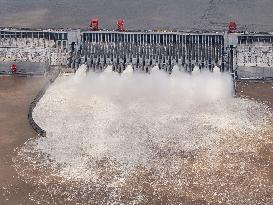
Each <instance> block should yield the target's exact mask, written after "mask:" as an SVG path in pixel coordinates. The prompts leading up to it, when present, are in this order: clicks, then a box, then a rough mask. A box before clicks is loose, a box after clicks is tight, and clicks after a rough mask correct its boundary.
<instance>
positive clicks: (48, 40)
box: [0, 29, 69, 74]
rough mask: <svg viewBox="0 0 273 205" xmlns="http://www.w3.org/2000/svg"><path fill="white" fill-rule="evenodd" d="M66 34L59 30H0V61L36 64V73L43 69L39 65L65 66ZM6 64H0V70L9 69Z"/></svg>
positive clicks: (66, 54) (66, 57) (66, 51)
mask: <svg viewBox="0 0 273 205" xmlns="http://www.w3.org/2000/svg"><path fill="white" fill-rule="evenodd" d="M67 36H68V34H67V32H61V31H43V30H15V29H10V30H8V29H4V30H1V31H0V62H14V63H16V64H18V65H21V64H22V62H29V63H32V64H31V65H37V69H36V70H37V73H38V74H40V72H41V71H42V70H45V69H41V66H39V65H50V66H61V65H64V66H65V65H67V59H68V57H69V47H68V38H67ZM20 63H21V64H20ZM7 64H9V63H7ZM7 64H4V63H2V64H1V67H2V68H1V70H2V71H3V70H7V69H9V68H8V67H3V66H4V65H7ZM22 67H23V66H22ZM42 67H43V68H44V67H45V66H42ZM29 70H31V71H32V69H29ZM33 71H34V72H35V69H34V70H33Z"/></svg>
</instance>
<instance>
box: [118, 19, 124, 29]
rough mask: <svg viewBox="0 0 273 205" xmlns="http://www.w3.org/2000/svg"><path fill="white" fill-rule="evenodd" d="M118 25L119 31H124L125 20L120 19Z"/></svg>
mask: <svg viewBox="0 0 273 205" xmlns="http://www.w3.org/2000/svg"><path fill="white" fill-rule="evenodd" d="M117 26H118V31H124V20H123V19H118V21H117Z"/></svg>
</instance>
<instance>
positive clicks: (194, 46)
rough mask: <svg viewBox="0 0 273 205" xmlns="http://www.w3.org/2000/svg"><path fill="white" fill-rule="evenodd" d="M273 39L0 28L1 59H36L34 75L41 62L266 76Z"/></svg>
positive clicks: (96, 68)
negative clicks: (218, 71)
mask: <svg viewBox="0 0 273 205" xmlns="http://www.w3.org/2000/svg"><path fill="white" fill-rule="evenodd" d="M272 43H273V34H270V33H266V34H257V33H252V34H246V33H227V32H226V33H217V32H215V33H213V32H212V33H198V32H196V33H186V32H178V31H175V32H174V31H168V32H162V31H161V32H157V31H108V30H97V31H90V30H88V31H86V30H79V29H77V30H64V29H59V30H52V29H47V30H41V29H40V30H28V29H0V62H13V63H16V64H17V63H19V62H30V63H34V64H33V65H35V63H37V73H40V71H41V70H43V69H40V68H41V66H38V64H39V63H40V64H43V65H45V66H42V67H46V66H64V67H67V68H72V69H74V70H76V69H77V68H78V67H79V66H80V65H81V64H83V63H84V64H86V65H87V67H88V69H89V70H93V71H95V72H101V71H103V70H104V69H105V68H106V67H107V66H108V65H112V66H113V71H116V72H120V73H121V72H123V70H124V69H126V67H127V65H131V66H132V68H133V69H134V70H137V71H140V72H150V69H151V68H152V67H153V66H158V67H159V69H163V70H165V71H167V72H171V71H172V68H173V66H174V65H178V66H179V67H180V69H181V70H185V71H187V72H192V71H193V70H200V71H201V70H209V71H214V69H218V70H220V71H221V72H230V73H233V74H234V76H235V77H236V76H237V77H238V78H257V79H265V78H273V74H272V73H273V71H272V68H273V46H272ZM9 64H10V63H7V64H3V63H2V70H3V66H8V65H9ZM5 69H9V68H8V67H6V68H5ZM44 70H45V72H46V69H44ZM34 71H35V70H34Z"/></svg>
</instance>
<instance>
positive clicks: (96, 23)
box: [90, 19, 99, 31]
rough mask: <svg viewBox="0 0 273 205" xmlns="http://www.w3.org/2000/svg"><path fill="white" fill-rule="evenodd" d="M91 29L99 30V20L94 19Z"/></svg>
mask: <svg viewBox="0 0 273 205" xmlns="http://www.w3.org/2000/svg"><path fill="white" fill-rule="evenodd" d="M90 27H91V29H92V30H93V31H97V30H99V20H98V19H92V20H91V23H90Z"/></svg>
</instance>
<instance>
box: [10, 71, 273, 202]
mask: <svg viewBox="0 0 273 205" xmlns="http://www.w3.org/2000/svg"><path fill="white" fill-rule="evenodd" d="M85 69H86V68H85V66H82V67H80V69H79V70H78V72H77V73H76V74H75V75H70V76H61V77H59V78H58V79H57V80H56V81H55V83H54V84H53V85H52V86H51V87H50V88H49V89H48V90H47V92H46V94H45V95H44V97H43V98H42V99H41V101H40V102H39V103H38V105H37V107H36V108H35V110H34V113H33V116H34V120H35V121H36V122H37V124H39V125H40V126H41V127H42V128H43V129H45V130H46V131H47V137H46V138H37V139H32V140H30V141H28V142H27V143H26V144H25V145H24V146H23V147H22V148H21V149H20V150H18V156H17V157H16V158H15V160H14V161H15V164H16V167H17V170H18V172H19V173H20V174H21V176H22V177H23V178H24V179H25V180H26V182H27V183H31V184H35V185H37V187H39V189H37V190H36V192H35V193H33V194H32V195H31V197H32V198H33V200H34V201H36V202H37V201H39V202H40V203H46V202H51V203H53V202H58V200H63V202H65V203H72V204H76V203H79V204H87V203H89V204H96V203H97V204H102V203H103V204H151V203H159V202H161V203H167V204H187V205H188V204H190V203H191V202H192V201H198V200H199V201H206V202H208V203H216V204H220V203H223V204H249V205H251V204H259V203H261V202H263V204H272V203H273V199H272V198H271V197H269V195H268V193H269V192H272V191H273V187H272V182H271V181H270V180H269V169H268V167H267V166H266V163H265V162H261V157H260V150H261V148H262V147H263V146H265V145H267V144H270V143H271V141H272V140H271V138H270V131H271V129H272V128H271V126H270V119H271V118H272V113H271V112H270V110H269V108H268V107H267V106H266V105H264V104H261V103H257V102H255V101H251V100H247V99H241V98H234V97H233V84H232V79H231V77H230V76H229V75H228V74H224V73H207V72H202V73H199V72H195V73H193V74H192V75H189V74H186V73H182V72H180V71H179V70H178V68H177V67H175V68H174V72H173V73H172V74H171V75H168V74H166V73H165V72H161V71H159V70H158V68H157V67H155V68H153V69H152V72H151V74H149V75H147V74H140V73H135V72H133V71H132V69H131V68H130V67H128V68H127V69H126V72H124V73H123V74H121V75H119V74H117V73H113V72H111V67H108V68H107V69H106V70H105V71H104V72H103V73H91V72H90V73H88V74H86V73H85Z"/></svg>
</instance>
